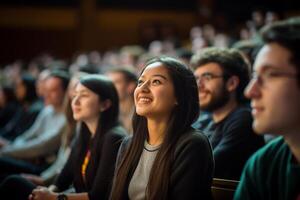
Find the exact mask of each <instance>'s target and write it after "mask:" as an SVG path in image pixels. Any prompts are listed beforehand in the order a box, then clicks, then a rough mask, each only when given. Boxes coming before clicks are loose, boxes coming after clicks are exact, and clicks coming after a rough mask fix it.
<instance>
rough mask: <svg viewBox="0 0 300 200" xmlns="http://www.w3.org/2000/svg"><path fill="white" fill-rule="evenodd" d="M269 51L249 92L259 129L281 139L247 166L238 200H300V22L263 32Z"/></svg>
mask: <svg viewBox="0 0 300 200" xmlns="http://www.w3.org/2000/svg"><path fill="white" fill-rule="evenodd" d="M261 37H262V39H263V41H264V46H263V47H262V49H261V50H260V52H259V53H258V55H257V57H256V60H255V64H254V70H255V72H254V74H253V78H252V80H251V82H250V83H249V85H248V87H247V89H246V90H245V95H246V96H247V97H248V98H250V99H251V107H252V115H253V118H254V121H253V128H254V130H255V131H256V132H257V133H258V134H263V133H267V132H270V133H273V134H275V135H278V136H282V137H278V138H276V139H274V140H273V141H271V142H270V143H268V144H267V145H266V146H265V147H263V148H262V149H260V150H259V151H257V152H256V153H255V154H254V155H253V156H252V157H251V158H250V159H249V161H248V162H247V164H246V166H245V168H244V171H243V174H242V177H241V181H240V184H239V186H238V189H237V191H236V194H235V197H234V198H235V199H236V200H237V199H243V200H247V199H256V200H260V199H278V200H281V199H282V200H283V199H295V200H299V199H300V73H299V72H300V71H299V70H300V18H294V19H289V20H286V21H281V22H276V23H274V24H271V25H269V26H266V27H264V28H263V29H262V31H261Z"/></svg>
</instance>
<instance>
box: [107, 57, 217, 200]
mask: <svg viewBox="0 0 300 200" xmlns="http://www.w3.org/2000/svg"><path fill="white" fill-rule="evenodd" d="M134 100H135V106H136V113H135V115H134V117H133V129H134V134H133V136H132V138H128V139H126V140H125V141H124V142H123V143H122V145H121V147H120V150H119V155H118V161H117V168H116V172H115V178H114V182H113V189H112V192H111V199H113V200H114V199H116V200H117V199H200V198H201V199H211V190H210V186H211V182H212V174H213V157H212V150H211V148H210V145H209V142H208V140H207V138H206V137H205V136H204V135H203V134H201V133H200V132H198V131H196V130H194V129H192V128H191V124H192V123H193V122H194V121H195V119H196V118H197V116H198V114H199V106H198V101H199V100H198V92H197V83H196V80H195V78H194V76H193V73H192V72H191V71H190V70H189V69H188V68H187V67H186V66H185V65H184V64H182V63H180V62H179V61H177V60H175V59H173V58H170V57H160V58H155V59H153V60H151V61H149V62H148V63H147V64H146V67H145V68H144V70H143V71H142V73H141V76H140V78H139V81H138V86H137V88H136V90H135V93H134Z"/></svg>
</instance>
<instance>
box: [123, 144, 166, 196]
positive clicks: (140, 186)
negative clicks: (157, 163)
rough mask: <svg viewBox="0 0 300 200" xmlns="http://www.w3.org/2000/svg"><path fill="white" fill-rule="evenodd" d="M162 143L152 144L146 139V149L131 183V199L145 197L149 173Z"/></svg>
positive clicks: (129, 193)
mask: <svg viewBox="0 0 300 200" xmlns="http://www.w3.org/2000/svg"><path fill="white" fill-rule="evenodd" d="M159 147H160V145H158V146H152V145H150V144H148V142H147V141H145V144H144V149H143V152H142V154H141V157H140V161H139V164H138V166H137V167H136V169H135V171H134V174H133V176H132V179H131V180H130V183H129V188H128V195H129V199H131V200H142V199H145V194H146V188H147V185H148V180H149V175H150V172H151V169H152V165H153V162H154V160H155V158H156V154H157V152H158V150H159Z"/></svg>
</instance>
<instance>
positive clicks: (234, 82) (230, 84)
mask: <svg viewBox="0 0 300 200" xmlns="http://www.w3.org/2000/svg"><path fill="white" fill-rule="evenodd" d="M239 84H240V79H239V77H237V76H231V77H230V78H229V79H228V80H227V81H226V88H227V90H228V91H229V92H232V91H234V90H236V89H237V87H238V86H239Z"/></svg>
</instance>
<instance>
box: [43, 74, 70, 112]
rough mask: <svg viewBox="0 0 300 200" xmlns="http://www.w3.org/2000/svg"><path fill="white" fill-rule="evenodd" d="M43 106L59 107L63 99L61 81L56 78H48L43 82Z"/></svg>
mask: <svg viewBox="0 0 300 200" xmlns="http://www.w3.org/2000/svg"><path fill="white" fill-rule="evenodd" d="M44 89H45V93H44V98H45V104H46V105H52V106H53V107H55V108H56V107H60V106H61V105H62V103H63V99H64V92H65V91H64V90H63V87H62V81H61V80H60V79H59V78H56V77H49V78H47V79H46V80H45V88H44Z"/></svg>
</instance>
